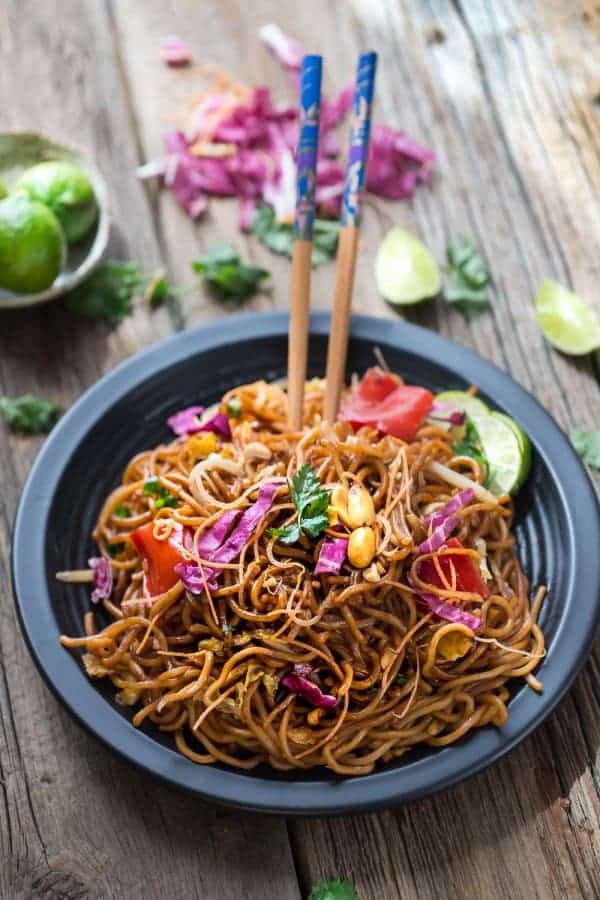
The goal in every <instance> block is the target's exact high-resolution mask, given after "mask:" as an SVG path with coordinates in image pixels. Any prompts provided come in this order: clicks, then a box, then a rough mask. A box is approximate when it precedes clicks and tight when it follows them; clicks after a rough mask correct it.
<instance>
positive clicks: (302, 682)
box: [281, 672, 338, 709]
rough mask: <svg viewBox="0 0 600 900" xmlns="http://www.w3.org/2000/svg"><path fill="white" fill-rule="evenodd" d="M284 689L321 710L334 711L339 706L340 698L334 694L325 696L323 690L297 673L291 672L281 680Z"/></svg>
mask: <svg viewBox="0 0 600 900" xmlns="http://www.w3.org/2000/svg"><path fill="white" fill-rule="evenodd" d="M281 683H282V685H283V686H284V687H286V688H287V689H288V691H291V692H292V693H293V694H298V695H299V696H300V697H302V698H303V699H304V700H307V701H308V702H309V703H310V704H311V705H312V706H318V707H320V708H321V709H333V707H334V706H337V704H338V698H337V697H334V696H332V694H324V693H323V691H322V690H321V688H320V687H319V686H318V685H316V684H315V683H314V682H313V681H309V680H308V678H305V677H304V676H303V675H298V674H296V673H295V672H289V673H288V674H287V675H284V676H283V678H282V679H281Z"/></svg>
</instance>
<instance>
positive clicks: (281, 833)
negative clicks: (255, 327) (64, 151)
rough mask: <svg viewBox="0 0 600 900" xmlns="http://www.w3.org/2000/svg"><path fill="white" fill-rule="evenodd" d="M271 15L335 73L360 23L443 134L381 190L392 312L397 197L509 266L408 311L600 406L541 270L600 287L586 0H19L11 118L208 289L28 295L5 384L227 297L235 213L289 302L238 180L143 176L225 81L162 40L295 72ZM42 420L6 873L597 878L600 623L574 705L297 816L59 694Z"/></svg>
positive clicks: (16, 660) (51, 382) (9, 78)
mask: <svg viewBox="0 0 600 900" xmlns="http://www.w3.org/2000/svg"><path fill="white" fill-rule="evenodd" d="M267 21H276V22H278V23H279V24H281V25H282V26H283V27H284V28H287V29H288V30H290V31H291V32H293V33H294V34H295V35H296V36H297V37H299V38H300V40H302V41H304V42H305V44H306V45H307V47H308V48H309V49H311V50H313V51H315V52H320V53H323V54H324V57H325V60H324V62H325V72H324V89H325V90H327V91H329V92H331V91H332V90H333V89H334V88H336V89H337V88H340V87H342V86H343V85H345V84H346V83H347V82H348V81H350V80H351V79H352V76H353V72H354V66H355V60H356V55H357V53H358V51H359V50H365V49H368V48H370V47H373V48H375V49H377V51H378V52H379V55H380V65H379V73H378V89H377V100H376V108H375V118H376V120H377V119H378V120H379V121H382V120H385V121H386V122H389V123H390V124H396V125H399V126H401V127H403V128H404V129H406V131H407V132H408V133H409V134H410V135H411V136H412V137H414V138H415V139H416V140H419V141H422V142H423V143H425V144H427V145H428V146H432V147H434V148H435V150H436V152H437V153H438V155H439V164H438V167H437V174H436V176H435V178H434V181H433V183H432V185H431V186H430V187H425V188H421V189H420V190H419V191H418V192H417V194H416V196H415V199H414V201H413V202H412V203H410V204H388V203H386V202H384V201H380V200H376V199H373V198H371V199H369V202H368V204H367V207H366V209H365V214H364V218H363V224H362V228H361V241H360V247H359V254H358V262H357V271H356V287H355V309H358V310H361V311H364V312H370V313H372V314H376V315H387V316H394V315H395V312H394V311H393V310H391V309H390V308H389V307H387V306H386V305H385V304H384V303H383V301H382V300H381V299H380V298H378V297H377V295H376V292H375V290H374V287H373V272H372V267H373V259H374V254H375V250H376V248H377V245H378V243H379V241H380V239H381V237H382V235H383V234H384V232H385V231H386V229H387V228H389V227H390V226H391V225H392V224H401V225H404V226H405V227H407V228H409V229H411V230H413V231H415V232H416V233H418V234H421V235H422V236H423V238H424V239H425V240H426V242H427V244H428V246H430V247H431V249H432V250H433V252H434V253H435V255H436V257H437V258H438V259H440V260H442V259H443V256H444V250H445V245H446V243H447V241H448V240H449V239H450V238H453V237H455V236H457V235H458V234H461V233H468V234H472V235H473V237H474V238H475V239H476V241H477V242H478V244H479V245H480V247H481V248H482V250H483V251H484V253H485V254H486V256H487V257H488V259H489V260H490V263H491V267H492V271H493V274H494V287H493V292H492V293H493V298H492V309H491V311H490V312H489V313H487V314H485V315H483V316H481V317H480V318H479V319H477V320H474V321H472V322H467V321H465V320H464V319H463V318H462V317H461V316H460V315H459V314H457V313H456V312H455V311H454V310H452V309H450V308H448V307H446V306H444V304H443V302H441V301H436V302H435V303H431V304H425V305H421V306H419V307H417V308H416V309H415V310H413V311H409V312H408V313H407V318H409V319H410V320H411V321H415V322H418V323H420V324H422V325H425V326H427V327H430V328H432V329H435V330H438V331H441V332H443V333H445V334H447V335H449V336H450V337H453V338H454V339H455V340H457V341H459V342H460V343H463V344H466V345H467V346H471V347H474V348H475V349H476V350H477V351H478V352H479V353H481V354H482V355H483V356H484V357H486V358H488V359H491V360H493V361H494V362H496V363H497V364H498V365H500V366H501V367H502V368H504V369H506V370H508V371H510V372H511V373H512V374H513V376H514V377H515V378H516V379H517V380H518V381H520V382H521V383H522V384H523V385H524V386H525V387H526V388H528V389H529V390H531V391H532V392H533V393H534V394H535V395H536V396H537V397H538V398H539V399H540V400H541V402H542V403H543V404H544V405H545V406H546V407H547V408H548V409H549V410H550V411H551V412H552V414H553V415H554V416H555V417H556V418H557V420H558V421H559V423H560V424H561V425H562V426H563V427H565V428H566V429H569V428H571V427H573V426H574V425H576V424H577V425H582V426H583V427H593V426H595V427H598V425H599V422H598V410H599V409H600V392H599V387H598V382H599V370H598V359H597V358H593V357H592V358H588V359H584V360H578V361H573V360H569V359H567V358H566V357H562V356H560V355H559V354H557V353H555V352H554V351H552V350H551V348H549V347H548V345H546V344H545V343H544V341H543V339H542V337H541V335H540V333H539V331H538V329H537V327H536V325H535V322H534V320H533V315H532V307H531V298H532V296H533V294H534V292H535V289H536V287H537V285H538V284H539V282H540V281H541V280H542V279H543V278H545V277H553V278H556V279H557V280H559V281H562V282H563V283H565V284H567V285H571V286H573V287H574V288H575V289H577V290H578V291H580V292H581V293H582V294H583V295H584V296H586V297H587V299H588V300H589V302H590V303H591V304H592V305H593V306H594V307H595V308H596V310H597V311H598V312H599V313H600V297H599V296H598V292H597V284H598V283H599V280H600V278H599V276H600V258H599V256H598V252H597V236H598V234H599V225H600V208H599V206H598V202H597V196H598V187H599V185H600V163H599V152H598V151H599V149H600V111H599V107H598V104H597V103H595V102H594V98H595V97H597V96H598V94H599V91H600V79H599V77H598V72H597V58H598V38H599V36H600V8H599V7H598V4H597V3H592V2H587V3H584V2H578V0H573V2H570V3H565V2H563V0H469V2H467V0H454V2H450V0H369V2H367V0H348V2H346V3H334V2H333V0H330V2H323V0H305V2H304V3H302V4H293V5H292V4H289V5H284V4H281V3H279V2H275V0H256V2H255V3H253V4H247V3H244V2H242V0H228V2H227V3H216V0H215V2H208V0H207V2H204V3H193V2H191V0H169V2H164V0H145V2H144V3H139V2H135V0H114V2H112V3H109V2H106V3H100V2H94V0H86V2H81V3H77V2H75V0H63V2H61V3H59V2H58V0H47V2H45V3H43V4H41V3H35V2H33V0H5V2H4V3H3V4H2V5H1V6H0V126H1V127H2V128H7V127H10V128H38V129H40V128H43V130H44V131H45V132H47V133H49V134H50V135H51V136H54V137H56V138H59V139H61V140H63V141H66V142H68V141H69V140H72V141H73V142H74V143H77V144H78V145H80V146H82V147H84V148H87V149H88V150H89V151H90V153H91V154H92V155H93V156H94V157H95V159H96V161H97V163H98V165H99V166H100V168H101V169H102V170H103V171H104V173H105V175H107V176H108V180H109V182H110V184H111V187H112V198H111V199H112V208H113V212H114V220H115V229H114V238H113V248H112V252H113V255H120V256H122V257H123V258H126V257H135V258H139V259H140V260H142V261H143V262H144V265H145V266H147V267H148V268H152V267H154V266H155V265H157V264H158V263H159V262H160V261H162V262H163V263H164V264H166V265H167V266H168V268H169V270H170V272H171V274H172V275H173V276H174V278H175V279H176V281H177V282H178V283H179V285H180V286H182V287H190V290H189V292H187V293H186V294H185V295H184V296H183V297H182V299H180V300H179V301H178V302H177V303H176V304H174V305H173V306H171V307H170V308H169V309H167V310H162V311H160V312H158V313H156V314H154V315H149V314H148V313H147V312H145V311H143V310H139V311H138V312H137V313H136V314H135V315H134V316H133V317H131V318H130V319H128V320H127V321H126V322H125V323H123V325H122V326H121V327H120V328H119V329H117V330H116V331H113V332H108V331H106V330H105V329H104V328H103V327H102V326H100V325H94V324H90V323H88V322H85V321H82V320H77V319H74V318H73V317H72V316H69V315H68V314H67V313H66V312H65V311H64V310H63V309H62V308H61V306H60V304H54V305H53V306H51V307H47V308H44V309H40V310H38V311H31V312H27V313H24V314H23V313H16V312H15V313H8V314H7V313H4V314H3V315H2V318H1V320H0V393H6V394H14V393H21V392H24V391H26V390H31V391H34V392H38V393H44V394H46V395H48V396H51V397H54V398H55V399H59V400H61V401H62V402H63V403H64V404H65V405H68V404H69V403H71V402H72V401H73V400H74V399H75V398H76V396H77V395H78V394H79V393H80V392H81V391H82V390H83V389H84V388H85V387H86V386H87V385H89V384H91V383H92V382H93V381H95V380H96V379H97V378H98V377H99V376H100V375H101V374H102V373H103V372H104V371H106V370H108V369H109V368H111V367H112V366H113V365H114V364H115V363H116V362H117V361H118V360H119V359H121V358H123V357H124V356H126V355H128V354H129V353H131V352H133V351H135V350H136V349H138V348H140V347H143V346H145V345H147V344H148V343H150V342H152V341H154V340H156V339H157V338H159V337H160V336H162V335H165V334H168V333H169V332H170V331H172V330H173V329H174V328H182V327H185V326H187V325H188V324H193V323H197V322H200V321H203V320H205V319H207V318H209V317H213V316H215V315H222V314H223V313H224V312H226V311H224V310H223V308H222V307H220V306H218V304H216V303H215V301H214V300H213V299H211V298H210V297H208V296H207V295H205V294H204V293H203V292H202V290H201V289H200V288H199V287H197V286H194V285H193V276H192V274H191V271H190V262H191V260H192V259H193V258H194V256H196V255H197V254H198V253H199V252H201V251H202V250H203V249H204V248H205V247H206V246H207V245H208V244H209V243H210V242H211V241H215V240H224V239H225V240H232V241H233V243H235V244H236V245H237V246H238V247H239V249H240V251H241V252H242V253H243V254H244V255H245V256H246V257H247V258H249V259H251V260H253V261H254V262H256V263H257V264H259V265H263V266H265V267H266V268H269V269H271V270H272V272H273V287H272V289H271V291H270V292H263V293H261V294H260V295H259V296H257V297H256V298H254V299H253V300H252V301H251V302H250V303H249V304H248V306H249V308H250V309H261V308H269V307H271V306H279V307H285V306H286V304H287V297H288V293H289V262H288V261H286V260H283V259H280V258H277V257H273V256H272V255H271V254H270V253H269V252H268V251H266V250H265V249H264V248H263V247H261V246H260V245H258V244H257V243H256V242H255V241H254V239H253V238H246V237H244V236H242V235H240V234H239V232H238V231H237V227H236V217H237V210H236V205H235V202H234V201H222V202H213V203H212V204H211V209H210V213H209V215H208V218H207V220H206V221H205V222H203V223H202V224H201V225H193V224H192V223H191V222H190V221H189V220H188V219H187V218H186V217H185V215H184V214H183V212H182V211H181V210H180V209H179V208H178V207H177V205H176V203H175V202H174V201H173V199H172V197H171V196H169V195H168V194H167V193H159V192H157V190H156V188H155V186H153V185H144V186H143V185H140V184H139V183H138V182H137V181H136V180H135V178H133V177H132V172H133V170H134V168H135V166H136V165H137V164H138V162H140V161H145V160H147V159H150V158H152V157H154V156H155V155H157V154H158V153H159V152H160V151H161V146H162V136H163V134H164V132H165V130H167V129H168V128H169V127H172V126H173V124H176V123H177V121H178V120H179V118H180V114H181V113H180V111H181V109H182V108H183V107H185V106H186V104H188V103H189V101H190V99H191V98H192V97H193V96H194V94H195V93H197V92H198V91H200V90H202V88H203V86H204V85H205V84H206V76H205V74H203V73H202V71H200V69H199V68H195V69H193V70H192V71H191V72H188V73H185V72H176V71H172V70H168V69H166V68H164V67H162V66H161V65H160V63H159V60H158V44H159V41H160V38H161V37H163V36H165V35H166V34H169V33H179V34H182V35H183V36H184V37H186V38H187V39H188V40H189V42H190V43H191V45H192V49H193V51H194V55H195V60H196V62H197V63H208V62H212V63H215V64H219V65H222V66H223V67H224V68H226V69H227V70H229V71H230V72H231V73H232V74H234V75H235V76H236V77H238V78H240V79H241V80H242V81H244V82H246V83H248V84H258V83H268V84H270V85H271V86H272V87H273V89H274V92H275V95H276V96H278V97H281V98H288V99H290V98H291V96H292V94H291V89H290V87H289V85H288V84H287V82H286V80H285V79H282V76H281V73H280V70H279V67H278V65H277V63H276V62H275V61H274V60H273V59H272V58H271V57H270V56H269V54H268V53H267V52H266V51H265V50H264V49H263V48H262V47H261V46H260V44H259V42H258V40H257V38H256V32H257V29H258V27H259V26H260V25H261V24H264V23H265V22H267ZM317 24H318V27H317ZM312 284H313V287H312V294H313V304H314V305H315V306H318V307H329V305H330V302H331V301H330V298H331V296H332V293H333V286H334V267H333V266H332V265H330V266H323V267H321V268H319V269H317V270H316V271H315V272H314V274H313V282H312ZM36 448H37V443H36V442H35V441H31V440H25V439H20V438H16V437H14V436H9V435H8V434H7V433H6V431H5V430H4V428H3V426H0V472H1V473H2V487H3V490H2V491H0V897H2V898H4V897H6V898H10V900H12V898H13V897H45V898H58V897H69V898H76V897H128V898H129V897H133V898H135V897H142V896H144V897H145V898H150V897H157V898H158V897H162V896H163V895H168V896H173V897H202V898H210V900H212V898H218V897H223V898H225V900H227V898H229V897H231V898H232V900H233V898H236V900H238V898H240V897H242V898H250V900H264V898H269V900H270V898H271V897H273V898H275V897H276V898H282V900H287V898H298V897H300V896H302V897H304V896H306V895H307V894H308V890H309V887H310V885H311V884H312V883H314V882H315V881H317V880H318V879H320V878H330V877H339V876H347V877H351V878H353V879H354V880H355V881H356V883H357V885H358V888H359V895H360V898H361V900H383V898H385V900H388V898H400V897H401V898H402V900H410V898H419V900H424V898H425V900H428V898H451V900H454V898H456V900H459V898H460V900H462V898H465V897H477V898H483V900H486V898H504V897H512V898H527V900H529V898H542V900H546V898H555V897H556V898H559V897H560V898H565V897H566V898H578V897H585V898H593V897H597V896H599V895H600V800H599V792H598V785H599V783H600V777H599V772H598V747H599V745H600V702H599V699H598V698H599V696H600V691H599V686H600V670H599V661H600V655H599V653H598V648H596V651H595V652H594V654H593V655H592V657H591V659H590V661H589V662H588V663H587V665H586V667H585V669H584V670H583V673H582V675H581V676H580V677H579V679H578V680H577V682H576V684H575V686H574V688H573V689H572V690H571V692H570V693H569V695H568V697H567V698H566V699H565V701H564V702H563V703H562V704H561V705H560V707H559V709H558V710H557V712H556V713H555V714H554V715H553V716H552V717H551V718H550V720H549V721H548V722H547V723H546V724H545V725H544V726H543V727H542V728H540V729H539V730H538V731H537V732H536V733H535V734H534V735H533V736H532V737H530V738H529V739H528V740H527V741H526V742H525V743H524V744H523V745H522V746H521V747H520V748H519V749H517V750H516V751H514V752H513V753H512V754H511V755H510V756H509V757H508V758H507V759H505V760H503V761H502V762H500V763H499V764H497V765H496V766H494V767H493V768H492V769H490V770H489V771H488V772H486V773H484V774H482V775H480V776H478V777H477V778H475V779H473V780H471V781H470V782H468V783H467V784H464V785H461V786H458V787H456V788H454V789H453V790H451V791H449V792H447V793H445V794H443V795H441V796H439V797H435V798H432V799H430V800H427V801H423V802H421V803H418V804H413V805H411V806H409V807H406V808H404V809H400V810H395V811H389V812H385V813H381V814H377V815H370V816H358V817H344V818H341V819H334V820H306V821H304V820H301V821H290V822H289V823H288V824H287V828H286V825H285V823H284V822H282V821H281V820H277V819H266V818H264V817H252V816H244V815H240V814H236V813H232V812H228V811H221V810H216V809H207V808H203V807H201V806H200V805H199V804H198V803H196V802H194V801H192V800H190V799H188V798H185V797H182V796H179V795H177V794H175V793H173V792H172V791H170V790H168V789H166V788H164V787H162V786H160V785H157V784H156V783H154V782H153V781H152V780H151V779H149V778H147V777H146V776H143V775H141V774H139V773H137V772H136V771H135V770H133V769H132V768H131V767H129V766H126V765H125V764H124V763H121V762H120V761H118V760H116V759H114V758H113V757H112V756H111V755H110V754H109V753H108V752H107V751H105V750H104V749H103V748H101V747H99V746H98V745H97V744H96V743H94V742H93V741H92V740H91V739H90V738H88V737H87V735H86V734H84V733H83V732H82V731H81V730H80V729H79V728H78V727H77V726H76V725H75V724H74V723H72V722H71V720H70V718H69V717H68V716H67V715H66V714H65V713H64V712H63V711H62V710H61V709H60V708H59V707H58V705H57V703H56V702H55V701H54V699H53V698H52V697H51V695H50V694H49V692H48V691H47V690H46V688H45V687H44V686H43V685H42V683H41V681H40V679H39V678H38V676H37V675H36V673H35V671H34V669H33V665H32V663H31V662H30V660H29V657H28V654H27V651H26V649H25V647H24V644H23V641H22V639H21V637H20V635H19V633H18V627H17V623H16V618H15V613H14V607H13V603H12V598H11V595H10V590H9V588H8V545H9V533H10V525H11V522H12V518H13V515H14V510H15V508H16V503H17V498H18V493H19V489H20V485H21V484H22V481H23V479H24V477H25V475H26V473H27V470H28V468H29V466H30V464H31V460H32V458H33V455H34V454H35V451H36ZM591 549H592V548H591ZM593 552H596V548H593ZM582 602H585V598H582Z"/></svg>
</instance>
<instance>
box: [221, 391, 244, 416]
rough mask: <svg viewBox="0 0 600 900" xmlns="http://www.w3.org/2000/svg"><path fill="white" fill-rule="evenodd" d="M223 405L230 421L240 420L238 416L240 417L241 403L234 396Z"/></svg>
mask: <svg viewBox="0 0 600 900" xmlns="http://www.w3.org/2000/svg"><path fill="white" fill-rule="evenodd" d="M225 405H226V409H227V415H228V416H229V417H230V418H231V419H239V418H240V416H241V415H242V401H241V400H240V398H239V397H238V396H237V395H236V394H234V395H233V397H230V398H229V400H228V401H227V403H226V404H225Z"/></svg>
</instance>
